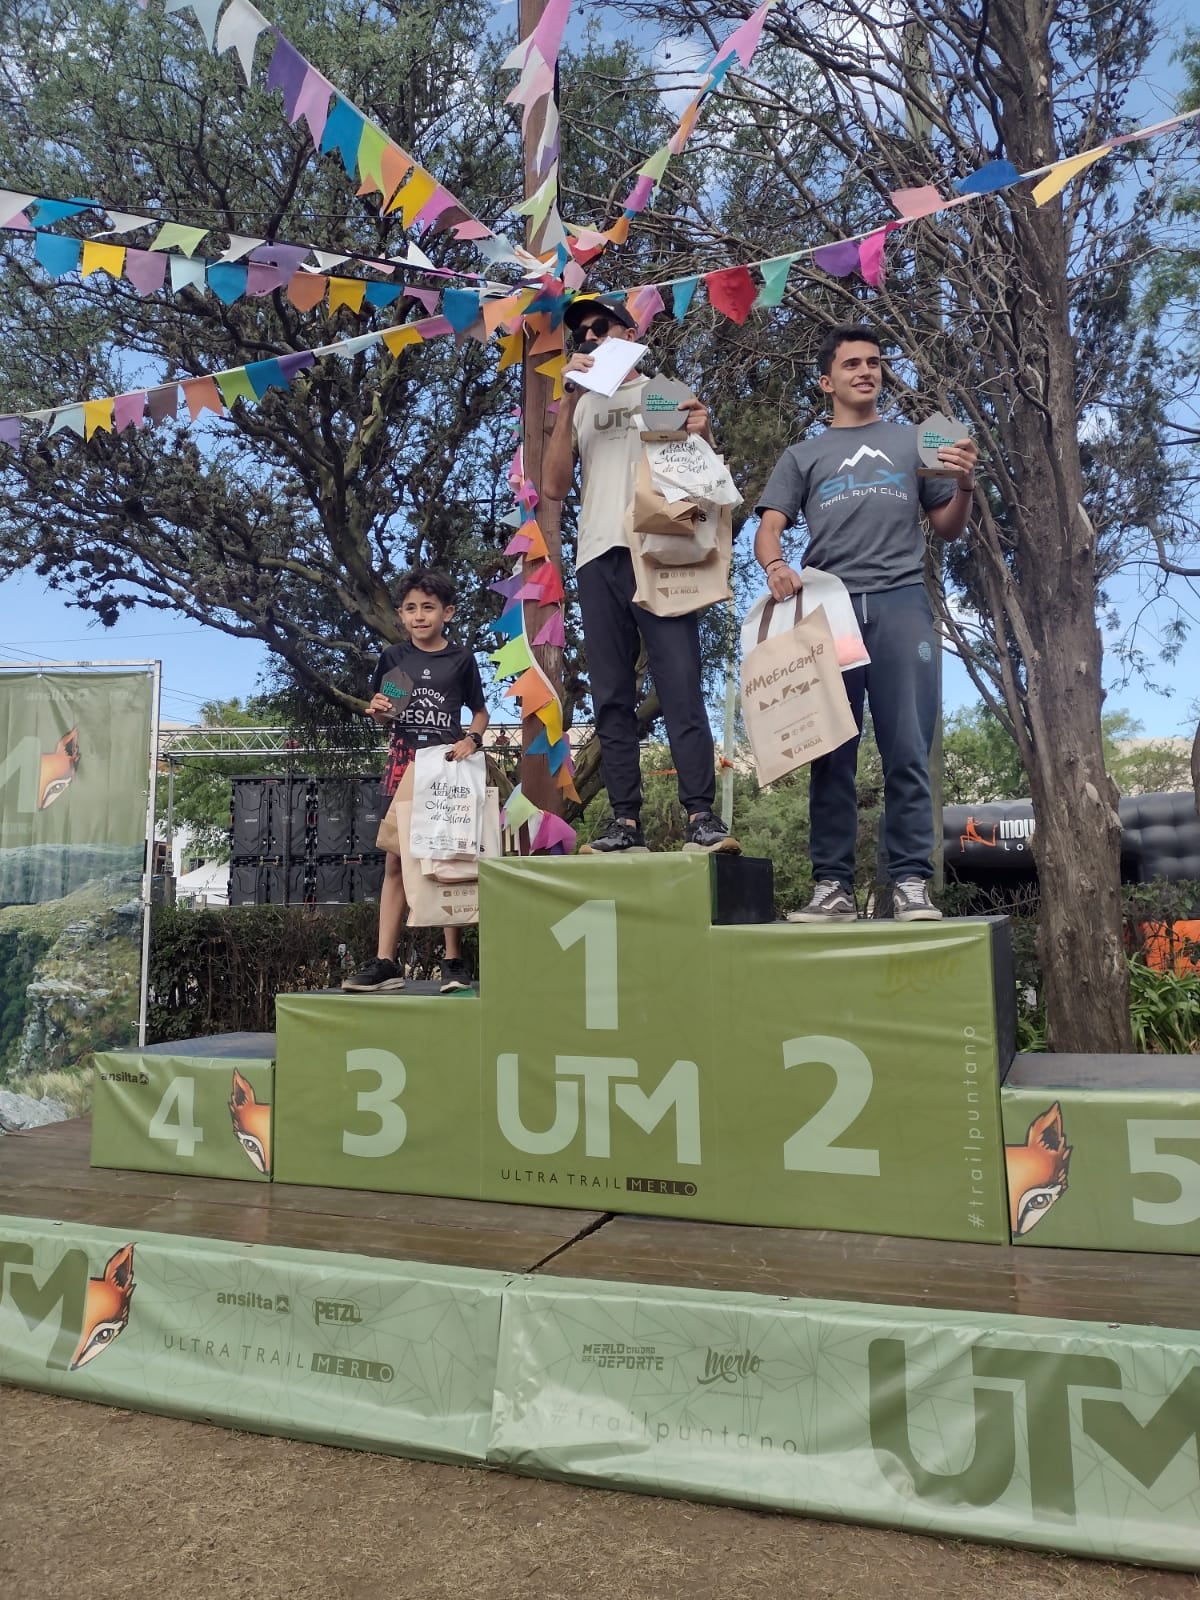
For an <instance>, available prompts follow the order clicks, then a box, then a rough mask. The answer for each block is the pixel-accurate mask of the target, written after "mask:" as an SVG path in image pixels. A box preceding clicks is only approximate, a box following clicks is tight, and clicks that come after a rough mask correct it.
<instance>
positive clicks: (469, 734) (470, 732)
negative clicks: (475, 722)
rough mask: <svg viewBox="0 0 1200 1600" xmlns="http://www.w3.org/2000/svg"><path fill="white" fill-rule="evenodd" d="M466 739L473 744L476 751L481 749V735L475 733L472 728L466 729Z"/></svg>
mask: <svg viewBox="0 0 1200 1600" xmlns="http://www.w3.org/2000/svg"><path fill="white" fill-rule="evenodd" d="M467 738H468V739H470V740H471V741H472V742H473V743H474V745H475V748H476V750H482V749H483V735H482V734H481V733H476V732H475V729H474V728H468V729H467Z"/></svg>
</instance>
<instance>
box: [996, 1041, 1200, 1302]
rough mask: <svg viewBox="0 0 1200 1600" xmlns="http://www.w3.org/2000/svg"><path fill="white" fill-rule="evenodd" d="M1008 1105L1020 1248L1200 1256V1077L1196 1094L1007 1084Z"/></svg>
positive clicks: (1013, 1210) (1008, 1154)
mask: <svg viewBox="0 0 1200 1600" xmlns="http://www.w3.org/2000/svg"><path fill="white" fill-rule="evenodd" d="M1047 1059H1048V1061H1049V1062H1050V1063H1051V1065H1050V1067H1049V1068H1048V1071H1049V1073H1050V1076H1051V1077H1052V1076H1053V1068H1052V1061H1053V1058H1047ZM1002 1099H1003V1106H1004V1143H1005V1152H1004V1153H1005V1161H1006V1164H1007V1167H1008V1175H1009V1190H1010V1193H1009V1210H1010V1217H1011V1221H1012V1227H1013V1241H1014V1243H1016V1244H1035V1245H1065V1246H1068V1247H1071V1248H1074V1249H1080V1250H1161V1251H1166V1252H1169V1253H1173V1254H1176V1255H1200V1070H1198V1071H1197V1083H1196V1087H1195V1088H1194V1089H1193V1090H1192V1091H1191V1092H1188V1091H1187V1090H1185V1089H1179V1088H1173V1089H1167V1088H1163V1089H1154V1088H1151V1087H1146V1086H1140V1087H1138V1088H1136V1089H1098V1088H1086V1089H1084V1088H1054V1087H1046V1088H1042V1087H1040V1086H1039V1087H1028V1088H1019V1089H1011V1088H1007V1087H1006V1088H1005V1089H1004V1091H1003V1095H1002ZM1197 1304H1198V1306H1200V1288H1198V1290H1197Z"/></svg>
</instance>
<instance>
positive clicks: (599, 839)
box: [542, 295, 739, 854]
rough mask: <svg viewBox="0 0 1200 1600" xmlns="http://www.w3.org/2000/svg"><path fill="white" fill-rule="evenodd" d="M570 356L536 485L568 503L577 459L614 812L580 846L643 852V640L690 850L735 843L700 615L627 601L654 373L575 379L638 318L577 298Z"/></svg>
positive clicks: (590, 621)
mask: <svg viewBox="0 0 1200 1600" xmlns="http://www.w3.org/2000/svg"><path fill="white" fill-rule="evenodd" d="M563 320H564V322H565V323H566V326H567V330H568V332H569V333H570V335H571V340H572V343H573V345H574V354H573V355H572V356H571V358H570V360H569V361H568V362H567V364H566V367H565V368H564V371H563V379H564V385H563V387H564V396H563V400H562V404H561V405H560V406H559V408H558V415H557V416H556V418H555V422H554V431H553V433H552V434H551V435H550V438H549V440H548V442H547V445H546V455H545V459H544V461H543V464H542V471H543V489H544V491H545V493H546V494H547V495H548V496H549V497H550V498H551V499H554V500H564V499H565V498H566V497H567V495H568V494H569V493H570V492H571V486H572V483H573V481H574V472H575V456H576V454H578V457H579V468H580V485H581V505H580V511H579V527H578V535H577V541H576V548H575V580H576V586H577V588H578V591H579V609H580V612H581V613H582V617H583V637H584V645H585V648H586V652H587V663H588V676H589V679H590V681H591V694H592V710H593V714H594V716H595V721H596V733H597V735H598V736H599V739H600V770H601V773H602V775H603V778H604V787H605V788H606V789H607V791H608V799H609V804H610V805H611V806H612V813H613V814H612V820H611V822H609V824H608V826H607V827H606V828H605V829H604V831H603V832H602V833H600V834H598V835H597V836H596V837H595V838H594V839H593V840H592V842H591V844H590V845H584V846H583V851H584V852H585V853H588V854H591V853H593V852H603V853H606V854H607V853H620V852H622V851H631V850H645V848H646V839H645V835H644V834H643V832H642V827H641V810H642V772H641V762H640V759H639V751H638V724H637V661H638V656H639V654H640V647H641V644H642V642H643V641H644V643H645V646H646V656H647V659H648V661H649V664H650V675H651V677H652V678H653V680H654V687H655V688H656V689H657V691H658V699H659V704H660V705H661V706H662V713H663V720H664V721H665V723H666V725H667V739H668V740H669V742H670V746H671V759H672V761H673V762H674V764H675V771H676V774H677V777H678V782H679V800H680V804H681V805H682V806H683V808H684V811H685V812H686V814H687V838H686V843H685V844H684V849H685V850H707V851H716V850H728V851H736V850H738V849H739V846H738V843H737V841H736V840H735V839H733V838H731V837H730V835H729V832H728V830H727V828H726V827H725V824H724V823H723V822H722V821H721V819H720V818H719V817H717V816H716V815H715V814H714V812H713V800H714V797H715V795H716V762H715V752H714V750H713V738H712V730H711V728H710V727H709V723H708V710H707V708H706V706H705V704H704V692H703V689H702V687H701V681H700V619H699V615H698V614H697V613H694V612H693V613H692V614H691V615H690V616H684V617H659V616H655V615H654V614H653V612H650V611H646V610H644V609H643V608H642V607H641V606H635V605H634V603H633V592H634V588H635V580H634V573H633V561H632V558H631V556H630V553H629V545H628V542H627V538H628V535H627V527H628V523H629V511H630V506H631V503H632V500H633V490H634V478H635V474H636V470H637V465H638V460H639V458H640V455H641V449H642V441H641V428H640V424H639V421H638V420H636V419H637V418H638V416H639V412H640V410H641V403H642V395H643V392H644V390H645V387H646V384H647V383H648V382H649V380H648V379H647V378H646V377H644V376H643V375H642V374H641V373H639V372H638V371H637V369H636V368H635V369H634V371H633V372H631V373H630V375H629V377H628V378H626V380H625V382H624V383H622V384H621V386H620V388H619V389H618V390H617V392H616V394H614V395H613V396H611V397H609V396H607V395H600V394H593V393H591V392H590V391H589V390H586V389H580V388H579V387H578V386H577V385H576V384H573V383H572V382H571V374H572V372H586V371H587V370H588V368H589V367H590V366H591V365H592V361H593V358H594V355H595V352H596V350H597V349H598V347H599V346H600V344H601V343H602V342H603V341H604V340H605V339H626V340H628V339H632V338H633V337H634V331H635V324H634V320H633V318H632V317H631V316H630V314H629V312H628V311H627V310H626V309H625V307H624V305H623V304H622V303H621V301H620V300H618V299H615V298H613V299H610V298H607V297H606V298H600V297H598V296H596V295H577V296H576V297H575V298H574V299H573V300H572V302H571V304H570V305H569V306H568V307H567V310H566V314H565V316H564V319H563ZM687 412H688V418H687V429H688V432H689V433H703V434H705V435H706V436H708V412H707V410H706V409H705V408H704V406H703V405H701V403H700V402H699V401H698V400H694V401H692V402H691V404H690V405H689V406H688V407H687Z"/></svg>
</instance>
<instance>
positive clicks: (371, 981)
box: [342, 956, 404, 994]
mask: <svg viewBox="0 0 1200 1600" xmlns="http://www.w3.org/2000/svg"><path fill="white" fill-rule="evenodd" d="M403 987H404V974H403V973H402V972H401V971H400V968H399V967H398V966H397V965H396V963H395V962H394V961H383V960H381V959H380V958H379V957H378V956H377V957H376V958H375V960H374V961H368V962H367V964H366V966H365V967H364V968H363V969H362V971H361V972H356V973H355V974H354V976H353V977H352V978H347V979H346V980H345V982H344V983H343V984H342V988H343V989H345V990H347V991H348V992H349V993H350V994H394V993H395V991H396V990H397V989H403Z"/></svg>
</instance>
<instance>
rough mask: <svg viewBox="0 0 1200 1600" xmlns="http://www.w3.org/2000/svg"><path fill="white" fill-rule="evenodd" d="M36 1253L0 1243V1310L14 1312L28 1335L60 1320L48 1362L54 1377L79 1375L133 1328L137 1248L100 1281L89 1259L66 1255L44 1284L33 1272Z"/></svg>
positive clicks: (118, 1257) (112, 1262)
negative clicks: (56, 1374) (131, 1311)
mask: <svg viewBox="0 0 1200 1600" xmlns="http://www.w3.org/2000/svg"><path fill="white" fill-rule="evenodd" d="M33 1254H34V1252H33V1247H32V1245H27V1244H22V1243H20V1242H19V1241H17V1240H15V1239H12V1240H3V1239H0V1309H3V1308H4V1307H6V1306H11V1307H12V1309H13V1310H14V1311H15V1312H16V1313H17V1315H18V1316H20V1317H21V1318H22V1320H23V1321H24V1323H25V1326H26V1328H28V1329H29V1331H30V1333H33V1332H35V1331H36V1330H37V1329H38V1328H40V1327H41V1326H42V1324H43V1323H44V1322H49V1321H50V1320H51V1319H52V1318H53V1317H54V1316H55V1315H56V1314H57V1316H58V1332H57V1334H56V1335H55V1339H54V1343H53V1345H52V1346H51V1348H50V1354H49V1355H48V1356H47V1358H46V1366H47V1368H48V1369H49V1370H50V1371H51V1372H66V1371H70V1372H76V1371H77V1370H78V1369H79V1368H80V1367H83V1366H86V1365H87V1363H88V1362H89V1361H94V1360H95V1359H96V1357H97V1356H98V1355H101V1354H102V1353H103V1352H104V1351H105V1350H107V1349H108V1347H109V1345H110V1344H111V1343H112V1342H113V1340H114V1339H115V1338H116V1337H117V1335H118V1334H119V1333H121V1332H123V1330H124V1329H125V1328H126V1327H128V1325H129V1307H130V1302H131V1301H132V1299H133V1291H134V1288H135V1287H136V1285H135V1284H134V1281H133V1246H132V1245H131V1244H127V1245H123V1246H122V1247H121V1249H120V1250H116V1251H114V1252H113V1254H112V1255H111V1256H110V1257H109V1259H108V1261H107V1262H106V1263H105V1265H104V1270H103V1271H102V1272H101V1274H100V1276H99V1277H98V1278H92V1277H89V1275H88V1274H89V1268H88V1258H87V1253H86V1252H85V1251H83V1250H67V1251H64V1253H63V1255H62V1257H61V1259H60V1260H59V1262H58V1265H57V1266H56V1267H55V1268H54V1270H53V1271H52V1272H51V1273H50V1274H49V1276H48V1277H47V1278H46V1279H45V1280H44V1281H42V1282H39V1281H38V1277H37V1274H36V1273H35V1272H34V1270H33Z"/></svg>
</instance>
